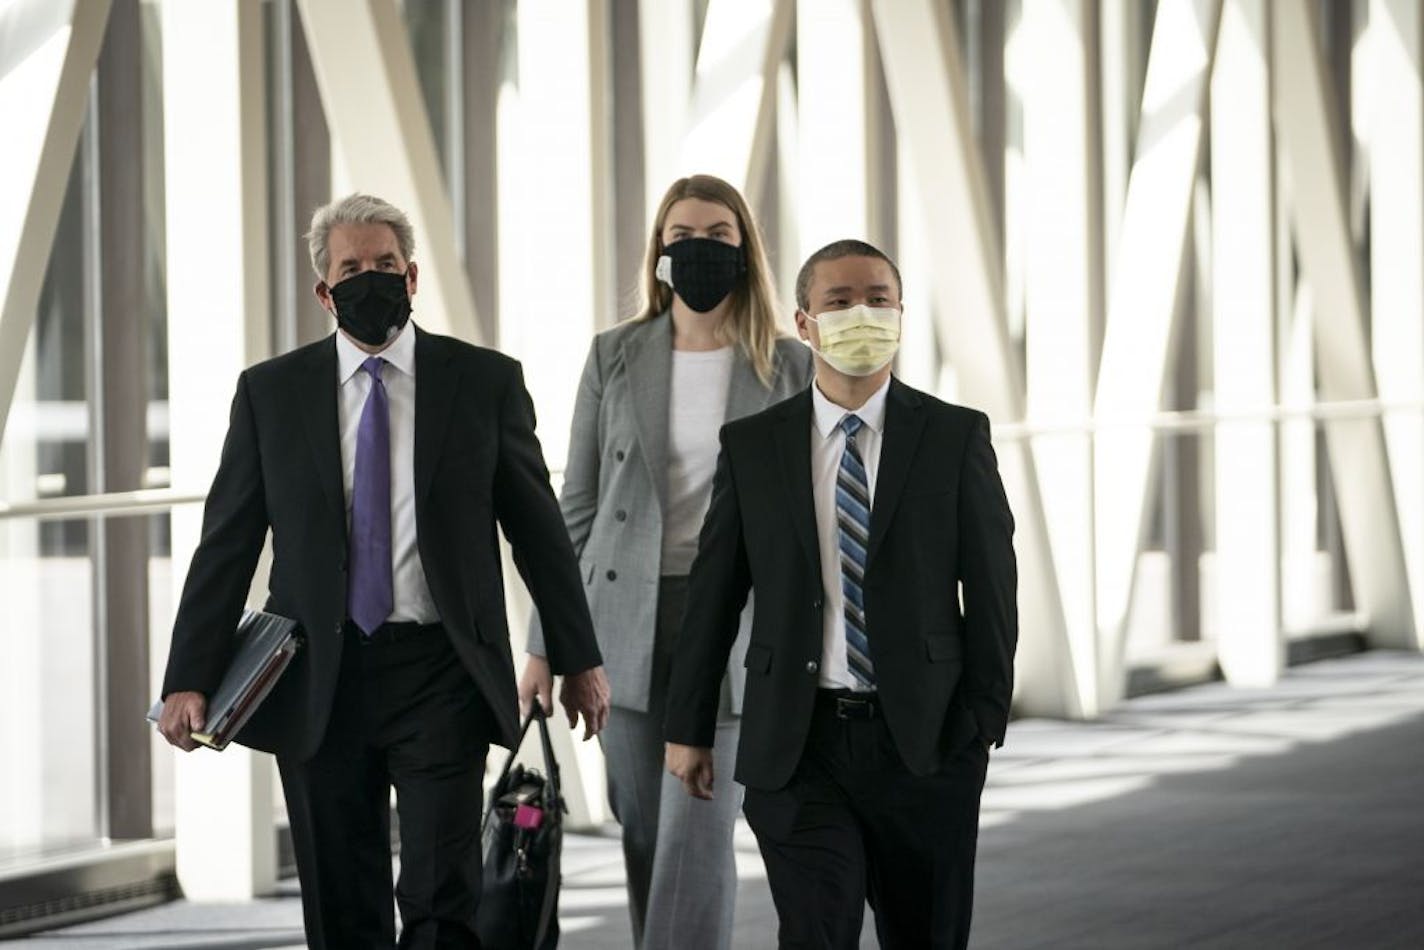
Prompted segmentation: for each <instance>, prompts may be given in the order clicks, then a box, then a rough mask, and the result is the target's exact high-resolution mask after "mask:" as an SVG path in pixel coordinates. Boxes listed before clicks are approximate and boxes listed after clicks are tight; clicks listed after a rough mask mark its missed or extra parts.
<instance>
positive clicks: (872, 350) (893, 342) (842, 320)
mask: <svg viewBox="0 0 1424 950" xmlns="http://www.w3.org/2000/svg"><path fill="white" fill-rule="evenodd" d="M806 319H808V320H810V321H811V322H812V323H814V324H816V326H817V328H818V329H819V330H820V337H821V347H820V349H816V348H815V347H814V346H813V347H812V349H813V350H815V352H816V353H817V354H819V355H820V357H821V359H823V360H825V361H826V362H827V363H829V364H830V366H831V368H832V369H835V370H837V371H838V372H842V373H845V374H846V375H847V376H871V375H873V374H875V373H877V372H879V371H880V370H882V369H884V368H885V367H886V366H888V365H890V361H891V360H892V359H894V358H895V351H896V350H898V349H899V348H900V311H899V310H897V309H895V308H894V307H867V306H866V305H865V304H856V305H855V306H854V307H849V308H847V309H845V310H829V311H827V312H825V313H823V314H821V315H820V316H819V317H813V316H811V315H810V314H807V315H806Z"/></svg>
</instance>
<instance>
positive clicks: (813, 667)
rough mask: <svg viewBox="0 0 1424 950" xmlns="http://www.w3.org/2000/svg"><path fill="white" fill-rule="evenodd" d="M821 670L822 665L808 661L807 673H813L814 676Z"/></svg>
mask: <svg viewBox="0 0 1424 950" xmlns="http://www.w3.org/2000/svg"><path fill="white" fill-rule="evenodd" d="M820 669H821V664H819V663H817V662H816V661H815V660H807V661H806V672H807V673H812V674H814V673H816V672H817V671H819V670H820Z"/></svg>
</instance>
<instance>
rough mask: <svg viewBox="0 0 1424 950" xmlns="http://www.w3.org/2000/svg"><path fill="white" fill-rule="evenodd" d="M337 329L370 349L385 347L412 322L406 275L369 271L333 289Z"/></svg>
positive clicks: (344, 281)
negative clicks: (409, 321)
mask: <svg viewBox="0 0 1424 950" xmlns="http://www.w3.org/2000/svg"><path fill="white" fill-rule="evenodd" d="M331 300H332V302H333V303H335V304H336V325H337V326H339V327H340V328H341V329H343V330H345V331H346V332H347V333H349V334H351V335H352V336H354V337H355V338H356V339H358V340H360V341H361V342H362V343H364V344H366V345H367V346H384V345H385V344H386V342H387V341H388V340H390V339H391V338H392V337H394V336H395V335H396V334H397V333H399V332H400V331H401V329H402V328H403V327H404V326H405V322H406V321H407V320H409V319H410V295H409V294H407V293H406V290H405V275H404V274H389V273H385V272H383V271H375V270H367V271H362V272H361V273H359V274H356V275H355V276H354V277H348V278H346V279H345V280H343V281H342V282H341V283H339V284H337V285H336V286H335V287H333V288H331Z"/></svg>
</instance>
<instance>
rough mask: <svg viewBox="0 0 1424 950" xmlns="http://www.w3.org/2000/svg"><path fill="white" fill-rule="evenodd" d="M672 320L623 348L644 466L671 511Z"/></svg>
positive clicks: (659, 321)
mask: <svg viewBox="0 0 1424 950" xmlns="http://www.w3.org/2000/svg"><path fill="white" fill-rule="evenodd" d="M671 328H672V318H671V317H669V316H668V315H666V314H664V315H663V316H660V317H657V318H656V319H654V320H649V321H648V322H647V323H645V324H643V325H642V326H641V327H640V328H639V331H638V332H637V333H630V334H629V335H628V339H627V340H626V341H625V342H624V344H623V365H624V366H625V367H626V369H627V373H628V392H629V396H630V397H631V398H632V402H633V425H634V427H635V428H636V429H637V431H638V444H639V445H640V446H642V449H643V453H642V454H643V462H644V464H646V465H647V466H648V477H649V478H650V479H652V482H653V486H654V488H655V489H656V495H657V499H658V507H659V509H660V510H662V511H667V457H668V399H669V394H670V393H671V392H672V329H671Z"/></svg>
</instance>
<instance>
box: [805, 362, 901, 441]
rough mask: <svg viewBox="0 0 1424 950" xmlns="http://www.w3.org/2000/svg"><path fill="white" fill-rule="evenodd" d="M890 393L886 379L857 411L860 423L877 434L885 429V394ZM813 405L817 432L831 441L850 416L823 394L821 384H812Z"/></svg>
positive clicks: (888, 380) (888, 381)
mask: <svg viewBox="0 0 1424 950" xmlns="http://www.w3.org/2000/svg"><path fill="white" fill-rule="evenodd" d="M889 391H890V379H889V377H886V379H885V382H884V383H882V384H881V386H880V388H879V389H877V390H875V392H873V393H871V394H870V398H869V399H867V400H866V401H865V405H863V406H861V407H860V408H859V409H857V410H855V414H856V415H857V416H860V421H861V422H863V423H865V424H866V425H867V426H869V427H870V428H871V429H873V430H874V431H875V432H876V433H877V434H878V433H881V432H882V431H884V429H885V394H886V393H888V392H889ZM811 405H812V407H813V409H814V410H815V422H816V431H817V432H819V433H821V438H823V439H829V438H830V437H831V436H832V435H833V434H834V433H835V431H836V429H837V428H839V427H840V424H841V420H842V419H844V418H845V417H846V415H847V414H848V413H847V410H846V409H845V407H843V406H838V405H836V404H835V403H833V402H831V401H830V399H828V398H826V394H825V393H823V392H821V385H820V383H817V382H812V383H811Z"/></svg>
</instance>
